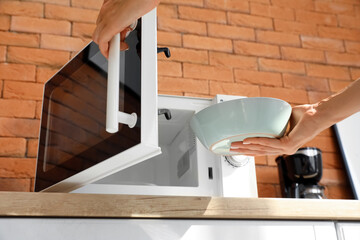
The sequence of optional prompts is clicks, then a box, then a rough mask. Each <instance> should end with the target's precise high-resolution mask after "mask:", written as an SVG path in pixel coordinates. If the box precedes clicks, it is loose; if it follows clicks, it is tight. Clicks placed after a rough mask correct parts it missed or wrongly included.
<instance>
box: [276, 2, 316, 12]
mask: <svg viewBox="0 0 360 240" xmlns="http://www.w3.org/2000/svg"><path fill="white" fill-rule="evenodd" d="M271 3H272V5H274V6H278V7H286V8H294V9H305V10H314V8H315V7H314V2H313V1H312V0H302V1H297V0H271Z"/></svg>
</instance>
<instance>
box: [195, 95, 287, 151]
mask: <svg viewBox="0 0 360 240" xmlns="http://www.w3.org/2000/svg"><path fill="white" fill-rule="evenodd" d="M291 109H292V108H291V106H290V104H288V103H287V102H285V101H283V100H280V99H276V98H264V97H256V98H241V99H236V100H231V101H227V102H222V103H218V104H215V105H212V106H210V107H207V108H205V109H203V110H201V111H200V112H198V113H196V114H195V115H194V116H193V118H192V119H191V121H190V126H191V128H192V130H193V131H194V133H195V135H196V136H197V137H198V138H199V140H200V142H201V143H202V144H203V145H204V146H205V147H206V148H208V149H209V150H210V151H212V152H214V153H215V154H219V155H239V154H241V153H238V152H231V151H230V146H231V143H232V142H238V141H243V140H244V139H245V138H248V137H268V138H278V137H281V136H283V135H284V133H285V130H286V127H287V123H288V121H289V118H290V115H291Z"/></svg>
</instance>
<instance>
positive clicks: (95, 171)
mask: <svg viewBox="0 0 360 240" xmlns="http://www.w3.org/2000/svg"><path fill="white" fill-rule="evenodd" d="M126 42H127V44H128V46H129V49H128V50H127V51H122V52H121V53H120V56H119V59H120V61H119V62H120V63H119V65H118V67H119V73H118V74H119V83H118V84H115V86H114V85H110V84H109V83H108V80H107V76H108V61H107V60H106V59H105V58H104V57H103V56H102V55H101V53H100V51H99V48H98V46H97V45H96V44H95V43H94V42H90V43H89V44H88V45H87V46H86V47H85V48H84V49H83V50H82V51H80V52H79V53H78V54H77V55H76V56H75V57H74V58H73V59H72V60H70V61H69V62H68V63H67V64H66V65H65V66H64V67H63V68H62V69H60V70H59V71H58V72H57V73H56V74H55V75H54V76H53V77H52V78H50V79H49V80H48V81H47V82H46V83H45V87H44V97H43V106H42V116H41V126H40V136H39V149H38V159H37V170H36V179H35V191H47V192H73V193H107V194H140V195H147V194H148V195H192V196H229V197H257V184H256V174H255V161H254V158H253V157H248V156H237V157H234V158H231V159H229V158H227V157H224V156H218V155H215V154H213V153H211V152H210V151H209V150H207V149H206V148H205V147H204V146H203V145H202V144H201V143H200V142H199V141H198V140H197V139H196V137H195V136H194V133H193V132H192V130H191V128H190V126H189V121H190V119H191V118H192V116H193V115H194V114H195V113H196V112H198V111H200V110H202V109H204V108H206V107H208V106H210V105H211V104H216V103H218V102H221V101H227V100H232V99H234V98H239V96H226V95H218V96H216V97H215V98H214V99H202V98H189V97H179V96H161V95H158V94H157V45H156V44H157V43H156V10H153V11H151V12H149V13H148V14H146V15H145V16H143V17H142V18H141V19H139V20H138V23H137V26H136V28H135V29H134V31H132V32H131V33H130V34H129V36H128V37H127V39H126ZM114 87H115V88H118V89H116V90H119V91H118V98H119V99H118V103H119V104H118V108H119V109H118V111H119V112H120V113H125V115H136V121H135V122H134V124H132V125H131V126H129V125H127V124H122V123H120V124H119V125H118V129H117V131H113V132H112V133H109V132H108V131H106V120H107V111H108V109H107V107H106V106H107V101H108V100H109V99H108V98H109V95H108V90H109V89H111V88H112V89H113V88H114Z"/></svg>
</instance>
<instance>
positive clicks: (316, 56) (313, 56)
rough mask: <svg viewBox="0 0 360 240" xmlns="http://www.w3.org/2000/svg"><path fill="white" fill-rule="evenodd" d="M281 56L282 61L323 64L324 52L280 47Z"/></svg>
mask: <svg viewBox="0 0 360 240" xmlns="http://www.w3.org/2000/svg"><path fill="white" fill-rule="evenodd" d="M281 55H282V58H283V59H288V60H295V61H296V60H297V61H304V62H325V54H324V52H323V51H318V50H314V49H303V48H293V47H281Z"/></svg>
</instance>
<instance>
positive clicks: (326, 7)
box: [315, 1, 355, 15]
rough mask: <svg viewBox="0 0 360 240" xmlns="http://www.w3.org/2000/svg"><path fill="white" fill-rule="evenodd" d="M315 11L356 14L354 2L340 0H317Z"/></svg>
mask: <svg viewBox="0 0 360 240" xmlns="http://www.w3.org/2000/svg"><path fill="white" fill-rule="evenodd" d="M315 11H317V12H327V13H332V14H345V15H354V14H355V9H354V6H353V5H352V4H347V3H340V2H327V1H316V2H315Z"/></svg>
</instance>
